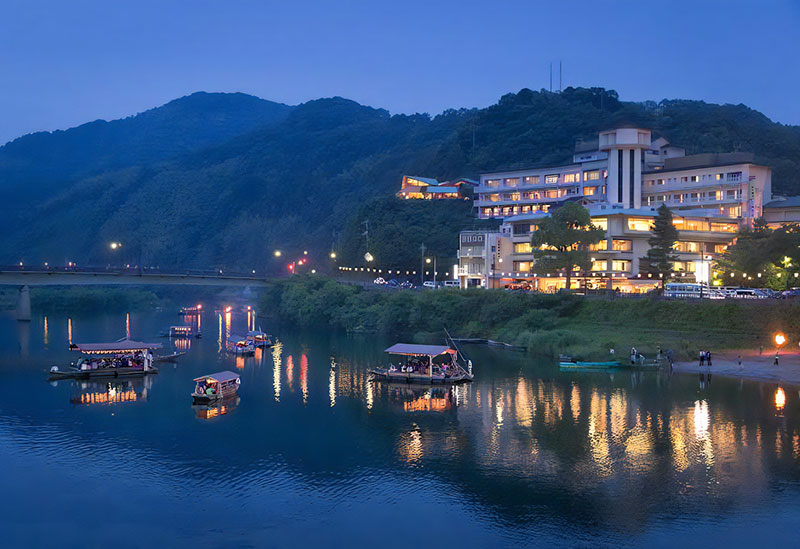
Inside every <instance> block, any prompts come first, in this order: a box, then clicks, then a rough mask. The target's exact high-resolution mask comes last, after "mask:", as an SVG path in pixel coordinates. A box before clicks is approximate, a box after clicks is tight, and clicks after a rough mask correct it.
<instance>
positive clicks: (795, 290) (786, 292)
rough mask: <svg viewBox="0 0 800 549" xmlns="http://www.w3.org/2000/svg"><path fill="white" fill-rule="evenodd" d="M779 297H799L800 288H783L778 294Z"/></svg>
mask: <svg viewBox="0 0 800 549" xmlns="http://www.w3.org/2000/svg"><path fill="white" fill-rule="evenodd" d="M779 297H780V298H781V299H795V298H798V297H800V288H791V289H789V290H784V291H782V292H781V294H780V296H779Z"/></svg>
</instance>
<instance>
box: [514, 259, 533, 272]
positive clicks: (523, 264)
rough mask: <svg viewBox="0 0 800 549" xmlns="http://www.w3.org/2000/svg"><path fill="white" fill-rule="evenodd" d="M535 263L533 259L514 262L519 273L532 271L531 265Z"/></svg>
mask: <svg viewBox="0 0 800 549" xmlns="http://www.w3.org/2000/svg"><path fill="white" fill-rule="evenodd" d="M532 264H533V263H532V262H531V261H515V262H514V271H516V272H518V273H529V272H531V265H532Z"/></svg>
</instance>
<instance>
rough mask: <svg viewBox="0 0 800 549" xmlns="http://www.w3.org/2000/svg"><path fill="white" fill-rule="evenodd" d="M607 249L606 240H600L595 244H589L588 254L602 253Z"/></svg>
mask: <svg viewBox="0 0 800 549" xmlns="http://www.w3.org/2000/svg"><path fill="white" fill-rule="evenodd" d="M607 249H608V240H605V239H603V240H601V241H600V242H598V243H597V244H589V251H590V252H603V251H605V250H607Z"/></svg>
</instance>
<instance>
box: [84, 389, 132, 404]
mask: <svg viewBox="0 0 800 549" xmlns="http://www.w3.org/2000/svg"><path fill="white" fill-rule="evenodd" d="M138 399H139V395H137V394H136V391H133V390H129V391H117V390H116V389H114V388H113V387H111V388H109V390H108V391H106V392H105V393H99V392H98V393H83V394H81V396H80V398H76V399H73V400H71V402H73V403H75V404H117V403H119V402H136V401H137V400H138Z"/></svg>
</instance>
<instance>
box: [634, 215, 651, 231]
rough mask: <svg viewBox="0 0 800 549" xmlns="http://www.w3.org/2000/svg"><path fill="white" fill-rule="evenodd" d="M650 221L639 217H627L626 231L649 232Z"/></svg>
mask: <svg viewBox="0 0 800 549" xmlns="http://www.w3.org/2000/svg"><path fill="white" fill-rule="evenodd" d="M652 223H653V222H652V220H650V219H647V218H644V219H643V218H640V217H629V218H628V230H631V231H649V230H650V225H652Z"/></svg>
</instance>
